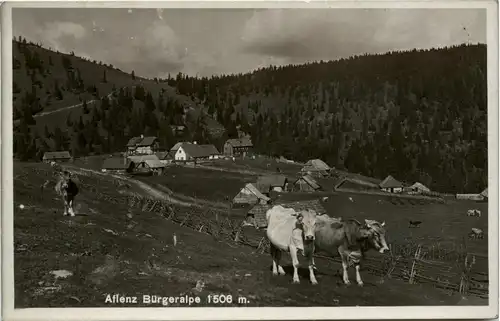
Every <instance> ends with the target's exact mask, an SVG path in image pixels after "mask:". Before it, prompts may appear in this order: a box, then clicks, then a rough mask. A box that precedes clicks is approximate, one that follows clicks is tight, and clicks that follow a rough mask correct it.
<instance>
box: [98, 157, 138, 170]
mask: <svg viewBox="0 0 500 321" xmlns="http://www.w3.org/2000/svg"><path fill="white" fill-rule="evenodd" d="M133 169H134V163H133V162H132V161H130V160H129V159H127V158H123V157H122V158H117V157H115V158H106V159H105V160H104V162H103V164H102V169H101V171H102V172H108V173H109V172H110V173H118V174H123V173H131V172H132V171H133Z"/></svg>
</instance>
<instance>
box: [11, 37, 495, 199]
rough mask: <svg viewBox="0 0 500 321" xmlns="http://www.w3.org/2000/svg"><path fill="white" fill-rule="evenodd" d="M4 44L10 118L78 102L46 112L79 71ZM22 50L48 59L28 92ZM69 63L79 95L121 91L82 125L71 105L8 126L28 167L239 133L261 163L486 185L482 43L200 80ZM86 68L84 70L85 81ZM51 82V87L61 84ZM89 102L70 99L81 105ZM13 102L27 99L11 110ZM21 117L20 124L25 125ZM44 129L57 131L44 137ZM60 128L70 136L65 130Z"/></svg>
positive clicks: (457, 187)
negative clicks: (58, 154) (9, 71)
mask: <svg viewBox="0 0 500 321" xmlns="http://www.w3.org/2000/svg"><path fill="white" fill-rule="evenodd" d="M15 44H16V45H15V49H14V54H15V56H16V55H18V56H16V61H20V63H17V62H16V64H15V68H16V66H19V65H20V66H21V67H18V69H15V74H14V81H15V82H16V88H17V89H18V90H20V93H18V94H16V95H17V96H16V108H17V110H18V111H17V112H16V115H15V117H16V116H17V117H18V118H19V117H20V115H21V114H23V113H24V111H26V110H30V112H28V114H31V113H35V112H37V111H39V110H40V106H43V107H44V110H50V109H51V108H62V107H63V106H67V105H71V104H75V103H78V98H77V97H78V96H76V95H75V94H67V91H65V94H64V95H63V96H64V97H65V96H68V95H69V96H70V97H72V96H75V97H73V98H67V100H66V98H62V100H64V102H62V101H60V102H57V104H55V103H54V106H47V103H46V102H45V101H44V99H46V96H44V94H42V93H43V92H46V91H47V90H49V91H50V90H52V91H50V92H51V93H52V96H54V97H56V98H57V96H60V95H59V91H58V90H55V87H56V86H55V82H56V80H57V79H58V78H57V77H56V78H54V77H55V76H56V75H60V77H62V78H61V79H64V78H65V79H66V82H68V79H72V77H73V78H75V79H76V80H78V79H79V77H80V76H77V75H80V72H76V71H72V72H69V71H68V70H69V67H64V66H66V65H67V63H64V64H63V62H62V61H63V59H72V61H73V60H75V61H76V60H79V58H76V57H73V56H65V55H62V54H60V53H54V52H51V51H47V50H44V49H41V48H38V47H36V48H35V47H33V46H32V45H24V44H22V42H21V43H19V42H15ZM16 47H17V49H16ZM27 47H29V48H33V49H32V50H33V51H40V52H42V51H43V52H45V54H46V55H49V56H51V57H53V58H52V64H50V62H45V59H47V60H48V58H45V56H44V58H43V59H44V64H43V65H44V66H45V67H44V68H45V69H44V70H47V72H46V73H48V75H46V76H45V77H38V78H44V79H46V81H45V83H44V84H43V86H42V88H45V89H44V90H41V89H40V88H39V87H36V86H32V85H36V84H38V83H37V80H36V79H35V80H33V79H30V77H31V78H33V76H29V75H31V74H33V72H35V73H38V74H39V73H40V72H39V71H38V70H39V69H37V68H35V67H36V66H37V65H38V63H33V62H31V60H33V59H34V58H33V59H28V61H30V63H29V64H27V63H26V61H27V60H26V57H27V55H26V53H25V52H24V51H25V50H24V51H23V49H21V50H20V48H27ZM16 50H17V51H16ZM30 50H31V49H30ZM40 55H41V53H40ZM28 56H29V55H28ZM68 57H69V58H68ZM34 60H35V61H37V60H36V59H34ZM79 61H80V60H79ZM81 61H82V62H81V63H82V64H84V63H85V67H83V66H82V67H81V68H79V70H80V71H81V78H82V79H83V80H84V83H85V86H84V87H88V86H94V85H95V86H96V87H97V88H98V91H99V94H100V95H101V96H102V95H104V93H103V91H106V90H109V89H110V88H109V86H108V85H107V84H106V83H105V84H102V80H103V79H104V70H109V71H106V78H107V79H108V82H110V81H111V80H110V79H113V82H116V85H115V88H121V87H122V86H127V89H120V90H117V93H116V95H112V98H113V99H109V100H107V99H103V101H101V102H100V103H98V104H97V106H96V107H97V108H95V109H93V108H87V109H89V113H88V114H84V115H83V116H82V120H80V116H81V115H78V113H77V111H78V110H84V108H83V107H82V108H75V109H71V111H67V114H70V113H71V117H69V118H70V119H69V120H66V118H68V116H67V115H66V116H63V115H64V113H66V111H65V112H60V113H57V116H58V117H59V118H57V119H56V118H55V117H56V116H55V114H51V115H50V116H52V115H53V117H54V118H50V119H49V116H43V117H35V120H36V127H37V128H38V131H37V132H36V133H35V132H29V131H28V130H27V129H26V126H24V127H23V126H19V127H18V128H17V129H16V131H17V134H18V135H16V144H15V152H16V154H17V155H18V157H20V158H22V159H30V158H37V157H39V156H40V155H41V153H42V152H43V151H44V150H47V149H71V150H72V151H73V154H75V155H85V154H87V153H89V152H98V151H99V150H102V151H112V150H123V144H124V142H126V140H127V139H128V138H129V137H131V136H132V135H137V134H139V133H141V132H145V133H146V134H156V135H157V136H158V137H160V140H161V142H162V144H163V145H164V146H165V147H169V146H170V145H171V144H172V142H175V141H177V140H179V139H192V140H196V141H198V142H201V143H214V144H216V146H217V147H218V148H219V149H220V147H221V146H222V142H223V141H224V139H226V138H228V137H235V136H236V135H237V128H238V127H240V129H241V130H242V131H244V132H247V133H250V134H251V136H252V140H253V142H254V145H255V148H256V150H257V152H259V153H261V154H265V155H271V156H284V157H286V158H288V159H295V160H298V161H306V160H307V159H310V158H321V159H323V160H325V161H327V163H329V165H331V166H335V167H337V168H339V169H343V170H348V171H349V172H353V173H359V174H363V175H366V176H371V177H376V178H379V179H383V178H384V177H385V176H387V175H388V174H391V175H393V176H394V177H396V178H398V179H399V180H402V181H407V182H414V181H420V182H422V183H423V184H425V185H427V186H429V187H430V188H431V189H433V190H436V191H440V192H471V193H477V192H480V191H481V190H483V189H484V188H485V187H486V186H487V95H486V93H487V88H486V46H485V45H482V44H479V45H462V46H456V47H450V48H442V49H432V50H412V51H407V52H390V53H386V54H381V55H364V56H359V57H351V58H348V59H341V60H338V61H328V62H324V61H321V62H314V63H308V64H304V65H298V66H292V65H291V66H284V67H275V66H271V67H268V68H264V69H259V70H256V71H254V72H251V73H247V74H238V75H227V76H214V77H211V78H193V77H188V76H186V75H182V74H178V75H176V76H175V77H169V78H168V79H158V80H157V81H155V80H146V79H139V78H138V77H135V80H134V79H132V78H133V77H132V76H131V75H127V74H125V73H122V72H120V71H117V70H114V69H111V67H109V66H108V67H105V66H101V65H99V64H95V63H91V62H88V61H83V60H81ZM72 63H73V64H75V66H76V62H72ZM28 65H29V68H28ZM34 66H35V67H34ZM53 69H54V71H53ZM33 70H37V71H33ZM56 70H57V71H56ZM92 70H94V71H92ZM87 71H92V72H89V74H90V75H91V76H88V77H89V78H88V79H89V80H88V81H87V80H86V79H87V78H85V77H87V76H85V75H84V74H85V73H86V72H87ZM108 74H109V75H108ZM71 75H75V76H71ZM115 78H116V80H115ZM18 79H19V80H18ZM30 81H31V83H30ZM69 82H72V83H74V82H75V81H69ZM87 82H88V84H87ZM137 82H139V84H141V83H142V87H139V85H137ZM76 83H78V81H76ZM57 85H58V86H63V85H62V80H59V81H58V84H57ZM68 85H69V87H70V88H73V86H76V85H72V84H68ZM68 85H65V86H66V87H68ZM44 86H45V87H44ZM106 86H108V87H106ZM66 87H65V88H64V89H67V88H66ZM101 87H102V88H103V89H101ZM32 88H34V89H32ZM47 88H48V89H47ZM50 88H52V89H50ZM92 88H93V87H92ZM111 88H112V86H111ZM142 88H144V90H142ZM162 89H164V90H165V91H164V93H163V95H160V93H161V92H162V91H161V90H162ZM61 90H62V89H61ZM78 90H80V91H81V89H78ZM91 91H92V90H91ZM80 95H82V94H80ZM89 95H90V94H86V97H87V98H85V97H82V99H91V97H90V96H89ZM20 97H21V98H20ZM22 97H28V99H25V102H24V103H22ZM30 97H31V98H32V99H31V100H30V99H29V98H30ZM34 97H36V98H39V99H40V102H36V98H34ZM56 98H52V100H57V99H56ZM20 101H21V102H20ZM26 101H27V102H26ZM51 104H52V103H51ZM186 104H192V105H196V106H197V107H198V108H197V109H195V110H197V111H200V110H201V111H203V113H202V114H203V117H196V116H195V117H191V116H189V117H182V114H183V112H182V111H181V110H183V108H182V107H181V106H186ZM49 105H50V104H49ZM24 114H25V115H24V117H22V118H23V119H24V121H23V122H21V123H27V124H32V123H33V120H32V119H31V117H30V116H29V115H26V113H24ZM193 114H194V113H193ZM110 115H112V116H111V117H110ZM46 117H47V118H46ZM91 119H93V120H94V121H93V122H88V121H89V120H91ZM181 119H182V120H181ZM184 119H185V120H186V122H187V123H189V130H188V131H187V132H186V133H185V134H184V136H183V137H177V138H176V137H173V133H172V132H171V129H170V127H169V126H167V124H180V123H182V122H183V120H184ZM54 124H57V125H58V126H57V127H60V130H59V129H58V128H54V129H53V130H52V129H50V126H49V125H51V126H53V127H54ZM219 124H220V125H222V126H223V127H224V128H221V127H220V125H219ZM45 125H47V127H49V128H48V129H47V130H45ZM65 128H71V129H72V130H70V131H69V132H65ZM144 128H146V129H145V130H144ZM47 137H50V138H51V139H50V140H51V141H52V142H51V144H52V145H51V144H49V143H47V142H46V141H47V139H46V138H47ZM33 138H35V139H33ZM98 146H100V148H98Z"/></svg>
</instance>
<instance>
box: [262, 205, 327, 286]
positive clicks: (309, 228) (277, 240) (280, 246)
mask: <svg viewBox="0 0 500 321" xmlns="http://www.w3.org/2000/svg"><path fill="white" fill-rule="evenodd" d="M266 219H267V222H268V223H267V231H266V234H267V237H268V239H269V242H270V249H271V257H272V259H273V275H278V274H280V275H284V274H285V271H284V270H283V267H281V265H280V259H281V254H282V251H284V252H289V253H290V257H291V258H292V263H293V283H300V280H299V275H298V267H299V259H298V255H297V253H298V250H301V251H302V255H303V256H305V257H306V258H307V261H308V266H309V279H310V281H311V283H312V284H318V281H317V280H316V277H315V275H314V260H313V254H314V231H315V230H314V226H315V222H316V212H314V211H312V210H307V211H300V212H296V211H295V210H294V209H291V208H284V207H283V206H281V205H275V206H273V207H272V208H271V209H269V210H268V211H267V212H266Z"/></svg>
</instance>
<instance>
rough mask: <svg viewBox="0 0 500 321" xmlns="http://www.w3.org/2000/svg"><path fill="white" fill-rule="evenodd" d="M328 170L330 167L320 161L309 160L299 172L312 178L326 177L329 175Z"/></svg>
mask: <svg viewBox="0 0 500 321" xmlns="http://www.w3.org/2000/svg"><path fill="white" fill-rule="evenodd" d="M330 170H331V168H330V166H328V165H327V164H326V163H325V162H323V161H322V160H321V159H311V160H309V161H308V162H307V163H306V164H305V165H304V167H302V168H301V170H300V172H301V173H302V174H309V175H310V176H314V177H326V176H328V175H330Z"/></svg>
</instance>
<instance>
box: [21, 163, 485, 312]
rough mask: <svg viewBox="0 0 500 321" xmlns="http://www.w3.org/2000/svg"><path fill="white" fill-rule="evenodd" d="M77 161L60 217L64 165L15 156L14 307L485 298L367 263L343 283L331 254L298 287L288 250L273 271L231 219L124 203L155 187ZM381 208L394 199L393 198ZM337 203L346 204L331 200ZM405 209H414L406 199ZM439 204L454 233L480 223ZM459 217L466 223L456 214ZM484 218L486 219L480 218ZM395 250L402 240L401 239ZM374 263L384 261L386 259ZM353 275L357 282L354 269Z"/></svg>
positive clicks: (399, 235) (481, 246) (402, 232)
mask: <svg viewBox="0 0 500 321" xmlns="http://www.w3.org/2000/svg"><path fill="white" fill-rule="evenodd" d="M69 169H70V170H71V171H72V173H73V175H74V178H75V180H77V181H78V183H79V184H80V186H81V187H82V189H81V193H80V194H79V195H78V197H77V199H76V200H75V207H76V212H77V215H76V216H75V217H64V216H63V215H62V204H61V203H60V199H59V198H58V197H57V196H56V194H55V191H54V184H55V180H54V178H53V176H54V175H55V174H56V173H55V172H54V170H53V168H51V166H50V165H48V164H43V163H29V162H15V163H14V179H15V184H14V195H15V197H14V205H15V206H14V249H15V262H14V263H15V281H16V282H15V286H16V288H15V306H16V308H27V307H47V306H50V307H62V306H64V307H90V306H93V307H110V306H122V307H125V306H144V304H139V305H136V304H131V303H129V304H126V303H125V304H116V305H111V304H109V303H106V302H105V300H106V295H107V294H109V293H119V294H122V295H129V296H133V295H137V296H141V295H143V294H156V295H162V296H182V295H185V294H187V295H191V296H199V297H200V298H202V300H203V301H202V302H203V303H201V304H200V305H202V306H220V305H215V304H207V302H206V298H207V296H208V295H209V294H212V295H213V294H218V295H229V294H230V295H232V296H233V304H229V305H230V306H237V305H238V303H237V301H236V298H237V297H238V296H241V297H245V298H246V299H247V302H246V304H239V305H240V306H241V305H246V306H251V307H257V306H357V305H359V306H366V305H371V306H394V305H400V306H405V305H413V306H414V305H454V304H468V305H484V304H487V300H485V299H479V298H475V297H469V298H468V299H467V298H466V299H464V298H462V295H460V294H458V293H456V292H453V293H447V291H443V290H441V289H436V288H434V287H433V285H432V284H427V283H424V282H422V284H408V282H405V281H403V280H398V279H396V278H390V277H386V278H382V277H380V276H379V275H377V274H372V273H371V272H370V269H369V267H368V264H367V265H365V267H366V268H365V269H364V270H363V271H362V275H363V280H364V282H365V286H364V287H362V288H361V287H358V286H355V285H351V286H345V285H343V284H342V283H341V277H340V274H339V270H340V269H341V266H340V264H339V263H338V262H336V261H331V260H324V259H318V260H316V264H317V267H318V272H317V278H318V281H319V284H318V285H315V286H313V285H311V284H310V283H309V282H308V280H307V275H308V273H307V269H306V268H303V267H302V268H301V269H300V274H301V280H302V281H301V284H300V285H296V284H293V283H292V282H291V281H292V276H291V274H290V268H291V267H290V259H289V256H287V255H284V256H283V260H284V263H283V264H284V267H285V269H286V271H287V275H285V276H283V277H273V276H272V274H271V270H270V264H271V258H270V257H269V254H267V253H262V252H261V251H260V250H258V249H256V247H252V246H248V245H243V244H242V243H237V242H234V241H232V237H231V238H230V239H227V238H226V237H224V236H223V234H224V233H226V234H227V233H229V232H231V227H229V224H226V222H225V221H222V219H221V221H220V222H216V218H214V217H213V216H212V217H210V216H208V217H207V216H205V217H201V216H199V215H201V214H203V213H202V212H199V211H198V212H197V211H193V210H192V209H189V208H184V207H174V205H173V204H172V207H173V208H174V209H175V212H173V213H174V214H175V219H174V218H172V217H171V216H170V214H169V215H168V216H167V215H165V214H166V213H165V212H163V211H156V213H155V211H151V210H148V209H147V206H144V205H142V203H139V204H137V203H135V204H131V203H129V204H127V203H123V202H120V201H119V200H120V199H123V197H124V196H125V195H127V194H129V195H130V194H131V193H134V194H140V195H143V196H145V195H146V194H147V193H146V191H145V190H143V189H140V188H139V186H138V185H136V184H132V183H131V184H120V185H119V186H117V181H116V179H113V177H112V176H111V175H106V174H99V175H83V174H84V173H85V172H86V171H85V170H83V169H79V168H77V167H75V166H72V167H70V168H69ZM47 180H48V181H49V184H48V187H47V189H46V190H44V191H43V192H42V193H40V185H41V184H43V183H44V182H45V181H47ZM353 197H355V198H356V200H357V201H358V200H359V202H356V204H359V205H361V206H362V204H366V202H363V201H362V200H361V199H360V198H358V197H357V196H353ZM336 200H337V201H338V202H339V203H337V205H340V206H341V207H342V208H343V209H349V210H351V212H350V213H346V215H352V213H354V210H353V206H352V205H349V206H347V205H348V204H349V203H350V201H349V200H348V199H347V197H346V195H343V196H342V197H339V198H336ZM21 204H22V205H23V207H22V208H21V207H20V205H21ZM342 204H344V206H342ZM369 206H371V207H373V204H370V205H369ZM379 206H383V207H386V208H390V207H391V205H390V204H385V205H379ZM438 206H440V205H438ZM392 207H394V206H392ZM462 207H463V205H462ZM332 208H335V209H336V210H338V206H335V205H333V204H332ZM422 209H423V208H422ZM430 209H431V210H432V207H431V208H430ZM395 210H398V209H397V208H395V209H393V211H395ZM407 210H409V211H412V210H413V209H412V208H410V207H408V208H407ZM435 210H436V213H437V214H438V215H442V217H443V218H445V219H446V220H447V223H451V224H453V225H454V226H455V225H456V226H458V227H459V228H458V229H456V228H451V227H448V225H446V226H445V228H446V229H449V230H452V231H457V230H458V231H459V232H458V233H456V234H455V235H456V236H458V235H460V234H462V233H463V231H465V230H466V229H467V225H470V224H471V223H472V222H471V220H469V219H467V217H466V216H464V215H463V208H461V209H453V208H451V207H448V208H447V210H448V211H452V212H454V211H456V212H455V213H452V212H450V213H446V212H445V211H443V208H435ZM356 211H357V209H356ZM203 212H204V211H203ZM376 213H379V214H381V215H385V216H386V217H387V218H388V219H389V218H390V217H391V216H392V219H393V220H394V219H395V220H400V221H401V223H400V224H403V223H406V222H404V221H403V220H402V218H401V216H397V215H387V214H385V213H387V211H376ZM428 213H429V211H424V210H422V211H421V212H420V213H419V214H416V215H419V218H422V217H423V216H424V215H429V214H428ZM209 214H212V215H213V213H209ZM357 215H358V218H359V219H361V218H360V217H359V215H363V214H359V213H358V214H357ZM428 217H429V216H428ZM485 217H487V215H486V216H485ZM376 218H377V219H379V218H378V217H376ZM457 218H458V219H459V221H460V222H454V221H455V220H456V219H457ZM240 221H241V218H240V217H239V218H236V222H240ZM428 221H429V222H430V223H432V222H431V220H428ZM473 221H475V220H474V219H473ZM189 222H197V224H198V225H199V224H201V225H202V226H201V227H199V226H198V225H197V224H195V225H192V224H190V223H189ZM184 223H185V224H184ZM484 223H487V222H486V220H484V222H481V224H484ZM388 224H390V226H391V235H392V236H394V239H395V240H396V239H398V240H399V241H400V242H404V243H407V242H406V240H405V239H404V237H405V236H408V233H407V230H406V228H403V229H399V231H398V225H400V224H397V223H396V221H390V222H389V221H388ZM234 226H236V224H235V225H233V228H234ZM400 226H403V225H400ZM427 226H428V227H429V228H430V229H427V228H423V229H421V230H422V231H417V232H415V233H417V234H416V235H414V239H415V240H416V239H418V237H419V236H423V237H425V236H426V235H428V234H427V233H430V234H431V235H439V236H442V237H446V238H448V237H450V235H452V234H453V233H449V232H448V233H447V232H446V231H449V230H445V232H443V231H442V232H441V233H439V234H436V231H437V228H438V227H437V225H436V224H427ZM443 226H444V225H443ZM209 227H210V228H209ZM252 230H253V229H252ZM419 230H420V229H419ZM485 230H487V229H485ZM200 231H202V232H200ZM207 231H210V233H208V232H207ZM217 231H218V232H217ZM254 232H256V231H254ZM260 232H262V231H260ZM250 233H251V231H248V232H247V230H245V231H244V232H243V233H242V234H243V235H245V236H248V235H250ZM174 235H176V240H177V243H176V244H175V245H174V243H173V236H174ZM242 238H243V237H242ZM427 239H428V240H429V241H431V239H430V238H427ZM254 241H258V239H256V240H254ZM442 241H444V239H443V240H442ZM476 243H477V244H475V245H474V244H473V245H474V247H475V248H476V250H477V251H481V252H483V251H485V250H486V251H487V242H481V241H480V242H476ZM393 248H395V249H396V248H398V247H397V246H396V245H394V247H393ZM373 255H376V253H374V254H373ZM373 255H371V256H373ZM451 264H454V263H453V262H452V263H451ZM376 267H377V268H378V269H380V268H383V265H381V264H379V265H377V266H376ZM61 275H62V276H61ZM350 277H351V281H353V280H354V279H353V278H354V271H353V270H352V269H351V272H350ZM167 284H168V286H167ZM422 293H425V295H422ZM172 305H173V306H182V305H181V304H172ZM153 306H161V305H160V304H156V305H153Z"/></svg>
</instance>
